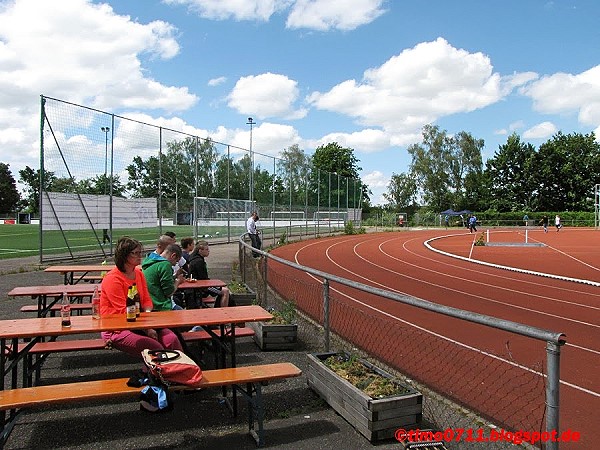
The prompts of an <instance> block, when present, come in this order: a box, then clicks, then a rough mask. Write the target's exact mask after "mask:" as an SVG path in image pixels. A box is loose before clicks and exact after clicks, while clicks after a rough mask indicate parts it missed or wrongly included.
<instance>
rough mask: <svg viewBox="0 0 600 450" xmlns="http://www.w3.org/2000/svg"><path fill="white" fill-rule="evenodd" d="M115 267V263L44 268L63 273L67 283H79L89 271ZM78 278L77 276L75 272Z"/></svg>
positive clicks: (102, 270)
mask: <svg viewBox="0 0 600 450" xmlns="http://www.w3.org/2000/svg"><path fill="white" fill-rule="evenodd" d="M114 267H115V265H114V264H67V265H61V266H50V267H46V268H45V269H44V272H55V273H62V274H63V277H64V283H65V284H77V283H79V282H80V281H81V280H82V279H83V277H85V276H86V275H87V274H88V273H89V272H108V271H109V270H111V269H113V268H114ZM76 273H77V274H80V275H77V278H75V274H76Z"/></svg>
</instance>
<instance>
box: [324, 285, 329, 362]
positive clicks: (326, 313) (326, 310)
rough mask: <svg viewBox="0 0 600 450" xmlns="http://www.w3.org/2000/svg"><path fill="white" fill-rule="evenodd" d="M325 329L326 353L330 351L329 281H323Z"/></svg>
mask: <svg viewBox="0 0 600 450" xmlns="http://www.w3.org/2000/svg"><path fill="white" fill-rule="evenodd" d="M323 329H324V330H325V351H326V352H328V351H329V280H328V279H327V278H325V279H324V280H323Z"/></svg>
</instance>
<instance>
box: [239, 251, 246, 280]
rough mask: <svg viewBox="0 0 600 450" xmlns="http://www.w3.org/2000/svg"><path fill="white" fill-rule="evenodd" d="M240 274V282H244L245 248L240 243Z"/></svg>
mask: <svg viewBox="0 0 600 450" xmlns="http://www.w3.org/2000/svg"><path fill="white" fill-rule="evenodd" d="M240 275H241V277H242V283H245V282H246V248H245V247H244V246H243V245H242V244H241V243H240Z"/></svg>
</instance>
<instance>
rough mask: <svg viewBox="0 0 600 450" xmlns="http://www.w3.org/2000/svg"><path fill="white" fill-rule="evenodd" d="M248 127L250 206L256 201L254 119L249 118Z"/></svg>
mask: <svg viewBox="0 0 600 450" xmlns="http://www.w3.org/2000/svg"><path fill="white" fill-rule="evenodd" d="M246 125H250V186H249V188H248V200H250V204H252V202H253V201H254V152H253V151H252V127H253V126H254V125H256V122H254V120H252V117H248V122H246Z"/></svg>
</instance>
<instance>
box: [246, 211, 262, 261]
mask: <svg viewBox="0 0 600 450" xmlns="http://www.w3.org/2000/svg"><path fill="white" fill-rule="evenodd" d="M258 220H259V218H258V213H257V212H256V211H253V212H252V215H251V216H250V217H249V218H248V220H247V221H246V231H248V235H250V240H251V241H252V247H253V248H256V249H259V250H260V248H261V246H262V242H261V240H260V236H259V231H258V229H257V228H256V222H258ZM252 256H254V257H255V258H259V257H260V254H258V253H256V252H252Z"/></svg>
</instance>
